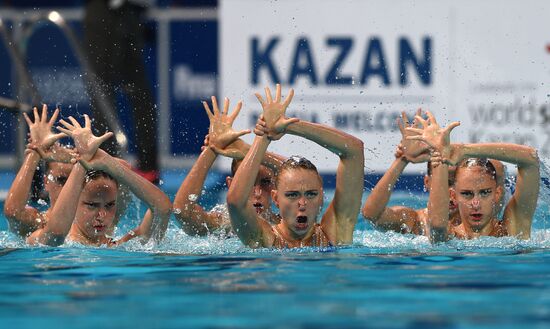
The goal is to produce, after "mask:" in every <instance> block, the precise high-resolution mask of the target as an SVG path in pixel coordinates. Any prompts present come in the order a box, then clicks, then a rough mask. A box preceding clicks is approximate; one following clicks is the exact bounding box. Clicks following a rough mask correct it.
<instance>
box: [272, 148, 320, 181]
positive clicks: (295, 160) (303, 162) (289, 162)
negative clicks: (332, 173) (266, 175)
mask: <svg viewBox="0 0 550 329" xmlns="http://www.w3.org/2000/svg"><path fill="white" fill-rule="evenodd" d="M289 169H305V170H309V171H313V172H315V173H316V174H317V176H318V177H319V181H320V182H321V184H322V183H323V179H322V178H321V176H320V175H319V171H318V170H317V167H315V165H314V164H313V163H312V162H311V161H309V160H308V159H306V158H304V157H301V156H297V155H293V156H291V157H289V158H288V159H286V160H285V161H284V162H283V164H282V165H281V168H280V169H279V171H278V172H277V173H275V186H277V185H278V183H279V176H280V175H281V173H282V172H283V171H285V170H289Z"/></svg>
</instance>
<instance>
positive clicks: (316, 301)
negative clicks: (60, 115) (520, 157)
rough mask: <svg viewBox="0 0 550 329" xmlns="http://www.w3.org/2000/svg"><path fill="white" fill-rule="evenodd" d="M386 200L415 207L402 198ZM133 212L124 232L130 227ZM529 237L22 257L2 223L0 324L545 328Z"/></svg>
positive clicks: (545, 245) (542, 244)
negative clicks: (281, 248)
mask: <svg viewBox="0 0 550 329" xmlns="http://www.w3.org/2000/svg"><path fill="white" fill-rule="evenodd" d="M393 202H394V203H406V204H409V205H410V204H411V203H412V204H413V205H418V206H420V205H421V204H422V203H423V204H425V199H423V198H419V197H417V196H408V195H405V196H403V198H395V199H394V200H393ZM137 207H138V206H133V207H132V208H131V210H130V211H129V214H128V216H127V218H126V219H125V221H126V222H125V223H124V224H123V225H122V226H123V229H122V230H121V231H120V232H119V234H122V233H123V231H124V229H126V228H128V227H132V226H133V225H134V224H135V223H136V222H137V218H138V216H137V213H138V211H139V210H138V209H137ZM538 212H539V213H538V215H537V216H538V217H537V219H536V220H535V229H534V232H533V237H532V239H531V240H529V241H520V240H516V239H514V238H500V239H496V238H483V239H479V240H475V241H451V242H449V243H446V244H441V245H435V246H432V245H431V244H430V243H429V242H428V241H427V239H425V238H423V237H414V236H406V235H399V234H393V233H381V232H377V231H373V230H372V229H371V228H370V227H369V226H368V225H366V224H364V223H363V221H362V220H360V224H359V225H358V228H357V230H356V232H355V237H354V245H353V246H349V247H345V248H335V249H314V248H304V249H297V250H284V251H272V250H256V251H254V250H250V249H248V248H245V247H243V246H242V244H241V243H240V242H239V241H238V240H237V239H234V238H231V239H220V238H216V237H209V238H191V237H188V236H186V235H185V234H184V233H182V232H181V231H180V230H179V229H178V228H177V227H176V226H175V225H174V224H172V226H171V227H170V229H169V231H168V234H167V238H166V240H165V241H164V242H163V243H162V244H161V245H158V246H153V245H144V246H143V245H140V244H139V243H137V242H134V241H131V242H130V243H129V244H127V245H124V246H121V247H119V248H116V249H106V248H88V247H79V246H63V247H59V248H49V247H33V248H30V247H28V246H27V245H25V244H24V243H23V242H22V241H21V240H19V239H17V238H15V237H13V236H12V235H10V234H9V233H7V232H6V224H5V219H3V218H0V221H1V222H2V223H0V230H1V231H0V323H1V324H2V328H12V327H16V328H31V327H32V328H35V327H38V326H40V327H41V328H49V327H53V326H64V327H69V326H70V327H71V328H97V327H101V328H119V327H123V328H182V327H197V328H235V327H239V328H266V327H271V328H365V327H369V328H518V327H521V328H548V326H549V325H550V229H547V228H546V218H547V215H546V214H547V209H546V208H544V207H541V208H540V209H539V211H538Z"/></svg>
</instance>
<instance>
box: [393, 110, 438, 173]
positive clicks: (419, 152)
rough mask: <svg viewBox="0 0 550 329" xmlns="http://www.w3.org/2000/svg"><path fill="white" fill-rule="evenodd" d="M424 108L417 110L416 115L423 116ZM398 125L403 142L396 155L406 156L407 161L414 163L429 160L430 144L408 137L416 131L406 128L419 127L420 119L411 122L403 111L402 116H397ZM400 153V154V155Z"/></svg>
mask: <svg viewBox="0 0 550 329" xmlns="http://www.w3.org/2000/svg"><path fill="white" fill-rule="evenodd" d="M421 115H422V110H421V109H418V110H417V111H416V116H421ZM396 121H397V126H398V127H399V131H400V132H401V136H402V137H401V142H400V144H399V146H398V150H397V151H396V157H398V158H400V157H404V158H405V159H406V160H407V161H409V162H412V163H420V162H427V161H428V160H430V146H429V145H428V144H426V143H424V142H423V141H420V140H411V139H407V137H408V136H414V135H416V133H413V132H410V131H408V130H406V129H405V128H409V127H411V128H419V123H418V120H416V119H415V120H414V121H413V122H412V124H410V123H409V120H408V119H407V115H406V114H405V112H401V117H398V118H397V120H396ZM398 155H399V156H398Z"/></svg>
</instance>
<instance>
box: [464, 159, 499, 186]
mask: <svg viewBox="0 0 550 329" xmlns="http://www.w3.org/2000/svg"><path fill="white" fill-rule="evenodd" d="M471 167H480V168H482V169H483V171H485V172H486V173H487V174H489V175H490V176H491V178H493V179H494V180H495V182H497V170H496V168H495V166H494V165H493V163H492V162H491V161H489V159H487V158H468V159H464V160H462V161H460V162H459V163H458V165H457V166H456V171H455V177H456V175H457V174H458V171H459V170H460V169H461V168H471Z"/></svg>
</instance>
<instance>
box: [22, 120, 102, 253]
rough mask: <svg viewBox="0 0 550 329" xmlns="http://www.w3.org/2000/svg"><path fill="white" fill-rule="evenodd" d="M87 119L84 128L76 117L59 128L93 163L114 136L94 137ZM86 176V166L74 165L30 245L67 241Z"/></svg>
mask: <svg viewBox="0 0 550 329" xmlns="http://www.w3.org/2000/svg"><path fill="white" fill-rule="evenodd" d="M84 119H85V125H84V127H82V126H80V124H79V123H78V122H77V121H76V120H75V119H74V118H73V117H69V120H70V121H71V123H68V122H66V121H64V120H61V121H60V123H61V124H62V125H63V126H65V128H61V127H58V129H59V130H60V131H62V132H64V133H65V134H67V135H69V136H70V137H72V138H73V140H74V142H75V147H76V151H77V152H78V154H79V155H80V157H81V158H82V159H83V160H89V159H91V158H92V157H93V156H94V154H95V153H96V151H97V149H98V148H99V146H100V145H101V143H103V142H104V141H105V140H107V139H108V138H109V137H111V136H112V133H106V134H104V135H103V136H101V137H96V136H94V135H93V134H92V130H91V122H90V118H89V117H88V116H87V115H84ZM85 175H86V169H84V167H82V165H80V164H79V163H77V164H75V165H74V166H73V169H72V170H71V174H70V175H69V178H68V179H67V182H66V183H65V185H64V186H63V189H62V190H61V193H60V194H59V197H58V199H57V201H56V203H55V205H54V206H53V207H52V208H50V210H48V212H47V213H46V217H47V220H46V225H45V226H44V228H42V229H39V230H37V231H35V232H34V233H33V234H31V236H30V237H29V238H28V239H27V241H28V242H29V243H31V244H35V243H40V244H45V245H51V246H56V245H60V244H62V243H63V242H64V241H65V237H66V236H67V234H68V233H69V230H70V229H71V225H72V223H73V220H74V218H75V214H76V209H77V207H78V199H79V198H80V192H81V191H82V188H83V183H84V177H85Z"/></svg>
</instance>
